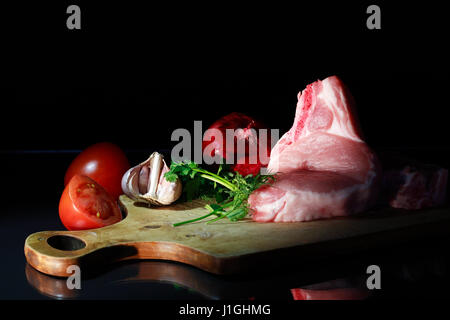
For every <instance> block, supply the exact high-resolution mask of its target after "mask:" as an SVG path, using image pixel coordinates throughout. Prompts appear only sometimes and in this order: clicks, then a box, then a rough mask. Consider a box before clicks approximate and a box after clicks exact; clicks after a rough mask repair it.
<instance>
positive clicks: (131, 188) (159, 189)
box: [122, 152, 182, 205]
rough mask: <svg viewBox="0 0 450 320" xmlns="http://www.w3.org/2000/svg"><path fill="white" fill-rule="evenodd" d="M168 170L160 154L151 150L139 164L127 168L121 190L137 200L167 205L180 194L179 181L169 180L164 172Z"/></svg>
mask: <svg viewBox="0 0 450 320" xmlns="http://www.w3.org/2000/svg"><path fill="white" fill-rule="evenodd" d="M168 171H169V168H168V167H167V165H166V162H165V161H164V159H163V156H162V154H160V153H158V152H153V153H152V155H151V156H150V157H149V158H148V159H147V160H145V161H144V162H142V163H141V164H139V165H137V166H135V167H133V168H131V169H129V170H128V171H127V172H125V174H124V175H123V177H122V191H123V192H124V193H125V194H126V195H127V196H129V197H130V198H131V199H133V200H135V201H138V202H148V203H151V204H154V205H168V204H171V203H172V202H174V201H176V200H177V199H178V198H179V197H180V195H181V190H182V187H181V181H180V180H177V181H175V182H169V181H167V180H166V178H165V177H164V174H165V173H166V172H168Z"/></svg>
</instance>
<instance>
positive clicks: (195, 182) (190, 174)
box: [164, 161, 275, 227]
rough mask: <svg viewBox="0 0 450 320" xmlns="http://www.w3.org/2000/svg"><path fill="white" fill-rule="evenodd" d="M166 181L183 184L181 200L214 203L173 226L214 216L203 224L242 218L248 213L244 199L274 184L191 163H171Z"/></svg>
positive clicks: (265, 178) (266, 177)
mask: <svg viewBox="0 0 450 320" xmlns="http://www.w3.org/2000/svg"><path fill="white" fill-rule="evenodd" d="M164 176H165V178H166V180H167V181H169V182H174V181H176V179H177V178H178V179H180V180H181V182H182V184H183V193H184V195H185V200H187V201H190V200H193V199H196V198H202V199H205V200H215V203H210V204H207V205H206V206H205V208H206V209H208V211H209V213H207V214H205V215H203V216H201V217H198V218H195V219H192V220H187V221H182V222H178V223H175V224H174V226H175V227H176V226H180V225H183V224H187V223H191V222H196V221H200V220H203V219H206V218H208V217H210V216H216V217H215V218H214V219H211V220H208V221H207V222H206V223H207V224H209V223H212V222H215V221H218V220H220V219H223V218H228V219H229V220H230V221H237V220H240V219H243V218H245V217H246V216H247V214H248V213H249V207H248V203H247V200H248V197H249V196H250V194H251V193H252V192H253V191H254V190H256V189H258V188H259V187H261V186H263V185H266V184H270V183H272V182H273V181H274V179H275V177H274V176H273V175H264V176H263V175H260V174H258V175H256V176H253V175H248V176H245V177H243V176H242V175H241V174H239V173H238V172H232V171H230V170H229V169H228V167H227V166H225V165H223V164H221V165H220V166H219V169H218V171H217V173H212V172H210V171H207V170H205V169H202V168H200V167H199V166H198V164H196V163H195V162H192V161H186V162H172V164H171V165H170V170H169V171H168V172H166V173H165V175H164Z"/></svg>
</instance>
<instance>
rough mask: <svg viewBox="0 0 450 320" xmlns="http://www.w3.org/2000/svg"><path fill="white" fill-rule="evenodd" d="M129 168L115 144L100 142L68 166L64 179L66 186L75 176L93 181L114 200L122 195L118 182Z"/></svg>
mask: <svg viewBox="0 0 450 320" xmlns="http://www.w3.org/2000/svg"><path fill="white" fill-rule="evenodd" d="M129 168H130V164H129V162H128V159H127V157H126V156H125V153H124V152H123V151H122V150H121V149H120V148H119V147H118V146H116V145H115V144H112V143H108V142H102V143H97V144H94V145H92V146H90V147H88V148H87V149H85V150H84V151H83V152H81V153H80V154H79V155H78V156H77V157H76V158H75V159H74V160H73V161H72V163H71V164H70V166H69V168H68V169H67V171H66V175H65V177H64V185H67V184H68V183H69V181H70V179H71V178H72V177H73V176H74V175H75V174H81V175H85V176H88V177H90V178H91V179H94V180H95V181H96V182H97V183H98V184H100V185H101V186H102V187H103V188H105V189H106V191H108V192H109V193H110V194H111V195H112V196H113V197H114V198H115V199H117V198H118V197H119V196H120V195H121V194H122V187H121V185H120V182H121V180H122V176H123V175H124V173H125V172H126V171H127V170H128V169H129Z"/></svg>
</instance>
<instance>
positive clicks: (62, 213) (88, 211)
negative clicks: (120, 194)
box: [59, 174, 122, 230]
mask: <svg viewBox="0 0 450 320" xmlns="http://www.w3.org/2000/svg"><path fill="white" fill-rule="evenodd" d="M59 217H60V219H61V222H62V223H63V224H64V226H65V227H66V228H67V229H68V230H84V229H94V228H101V227H104V226H108V225H111V224H114V223H116V222H119V221H120V220H122V214H121V212H120V209H119V206H118V205H117V203H116V201H115V199H114V198H113V197H112V196H111V195H110V194H109V193H108V192H107V191H106V190H105V189H104V188H103V187H102V186H100V185H99V184H98V183H97V182H95V181H94V180H92V179H91V178H89V177H87V176H83V175H78V174H76V175H74V176H73V177H72V179H70V182H69V183H68V184H67V186H66V187H65V189H64V192H63V194H62V196H61V200H60V201H59Z"/></svg>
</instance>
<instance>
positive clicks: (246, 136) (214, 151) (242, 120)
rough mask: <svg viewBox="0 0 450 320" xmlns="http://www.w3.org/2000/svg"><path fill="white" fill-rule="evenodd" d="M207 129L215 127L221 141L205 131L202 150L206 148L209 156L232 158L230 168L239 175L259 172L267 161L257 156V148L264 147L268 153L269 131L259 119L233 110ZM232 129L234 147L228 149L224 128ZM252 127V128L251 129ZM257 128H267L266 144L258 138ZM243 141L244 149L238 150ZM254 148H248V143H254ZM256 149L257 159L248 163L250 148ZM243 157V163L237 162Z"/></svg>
mask: <svg viewBox="0 0 450 320" xmlns="http://www.w3.org/2000/svg"><path fill="white" fill-rule="evenodd" d="M208 129H217V130H219V131H220V133H221V134H222V141H220V140H219V139H218V137H217V136H216V134H215V132H214V131H211V130H210V131H206V132H205V135H204V137H203V143H202V150H203V151H205V148H208V151H210V152H209V156H211V157H215V156H216V155H219V156H220V157H221V158H223V159H233V163H234V164H233V165H232V166H231V169H232V170H234V171H237V172H239V173H240V174H241V175H243V176H246V175H248V174H253V175H256V174H258V173H259V170H260V169H261V167H263V166H266V165H267V161H263V160H262V159H261V158H260V157H259V150H260V149H261V148H266V150H267V156H269V155H270V150H271V146H270V132H269V129H267V127H266V126H265V125H264V124H263V123H262V122H260V121H258V120H255V119H253V118H251V117H249V116H247V115H245V114H243V113H240V112H233V113H230V114H228V115H226V116H224V117H222V118H220V119H219V120H217V121H216V122H214V123H213V124H212V125H211V126H210V127H209V128H208ZM227 129H233V130H239V131H236V136H235V138H234V148H233V149H231V150H228V149H227V147H226V130H227ZM252 129H254V130H252ZM259 129H267V130H268V135H267V145H264V146H263V145H262V143H261V141H260V140H259V132H258V131H259ZM242 142H244V143H245V149H244V150H243V152H242V151H240V150H238V148H237V146H238V145H239V144H240V143H242ZM255 144H256V149H254V148H250V145H253V146H254V145H255ZM252 149H254V150H257V153H258V154H257V161H256V163H255V164H250V161H249V158H250V157H249V152H250V150H252ZM239 159H244V163H241V164H239V163H238V160H239Z"/></svg>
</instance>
